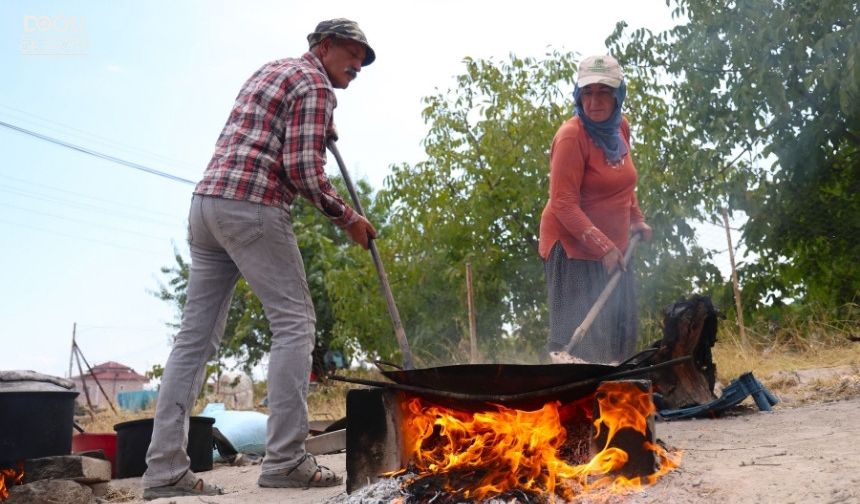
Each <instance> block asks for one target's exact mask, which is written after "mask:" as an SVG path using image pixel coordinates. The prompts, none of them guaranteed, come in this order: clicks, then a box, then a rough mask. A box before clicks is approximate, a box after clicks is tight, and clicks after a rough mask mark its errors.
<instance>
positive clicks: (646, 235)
mask: <svg viewBox="0 0 860 504" xmlns="http://www.w3.org/2000/svg"><path fill="white" fill-rule="evenodd" d="M630 232H631V233H633V234H636V233H639V235H640V236H642V241H644V242H648V241H651V226H649V225H648V224H645V223H644V222H637V223H635V224H631V225H630Z"/></svg>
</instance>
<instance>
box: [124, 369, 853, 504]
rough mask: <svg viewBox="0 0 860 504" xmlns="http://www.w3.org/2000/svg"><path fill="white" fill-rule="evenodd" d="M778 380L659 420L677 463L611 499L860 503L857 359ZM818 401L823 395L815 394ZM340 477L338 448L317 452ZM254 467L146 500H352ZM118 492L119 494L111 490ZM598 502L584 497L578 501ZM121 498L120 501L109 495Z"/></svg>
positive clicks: (133, 493) (132, 481)
mask: <svg viewBox="0 0 860 504" xmlns="http://www.w3.org/2000/svg"><path fill="white" fill-rule="evenodd" d="M764 382H765V384H766V385H768V386H769V387H771V389H772V390H774V388H773V387H776V386H779V387H780V390H779V391H777V395H779V396H780V398H781V399H782V400H783V402H782V403H781V404H780V405H778V406H777V407H776V408H775V410H774V411H772V412H767V413H766V412H759V411H758V410H757V409H756V408H755V406H754V404H753V403H752V400H751V399H747V401H746V402H744V403H743V404H742V405H741V406H740V407H739V408H738V409H737V410H735V411H734V412H733V413H732V414H731V415H728V416H724V417H722V418H718V419H707V420H682V421H675V422H658V423H657V424H656V434H657V437H658V438H659V439H661V440H663V441H664V442H665V443H666V444H667V445H668V446H670V447H671V448H674V449H677V450H682V451H683V458H682V461H681V466H680V467H679V468H678V469H676V470H674V471H673V472H671V473H669V474H668V475H666V476H665V477H664V478H662V479H661V480H660V481H658V482H657V483H656V484H655V485H653V486H651V487H647V488H645V489H643V490H641V491H639V492H636V493H632V494H629V495H626V496H623V497H612V498H609V499H608V501H609V502H612V503H635V504H644V503H660V504H672V503H691V502H706V503H709V502H714V503H732V504H753V503H755V504H758V503H779V504H788V503H798V504H800V503H827V504H830V503H833V504H835V503H860V451H858V449H857V445H858V443H860V370H858V369H857V367H856V366H852V367H843V368H838V369H836V368H834V369H830V370H825V371H823V372H822V371H820V370H819V371H816V372H815V373H809V374H802V373H801V374H793V375H791V376H779V377H773V378H770V379H769V380H764ZM821 401H825V402H821ZM318 460H319V462H320V463H321V464H323V465H327V466H329V467H331V468H332V469H334V470H335V471H336V472H338V473H339V474H341V475H343V476H344V479H346V459H345V455H344V454H343V453H339V454H334V455H324V456H320V457H318ZM258 475H259V466H245V467H231V466H225V465H218V464H216V466H215V468H214V469H213V470H212V471H208V472H206V473H202V474H201V476H202V477H204V478H205V479H207V480H208V481H211V482H213V483H215V484H217V485H220V486H222V487H224V488H226V489H227V494H226V495H223V496H216V497H185V498H173V499H159V500H155V501H150V502H153V503H156V504H167V503H169V502H174V503H176V504H183V503H188V504H190V503H201V502H204V503H212V504H218V503H245V502H255V503H281V502H289V503H296V504H302V503H307V504H310V503H320V502H329V503H335V502H338V503H353V504H376V502H374V501H369V500H366V499H365V500H359V499H356V498H350V497H349V496H347V495H346V493H345V487H344V486H341V487H336V488H330V489H309V490H301V489H295V490H294V489H263V488H259V487H257V485H256V480H257V476H258ZM111 486H112V487H113V489H114V491H115V495H116V494H125V495H126V496H128V498H129V499H128V500H124V502H134V503H141V502H144V501H142V500H141V499H140V495H141V493H142V490H141V488H140V479H139V478H129V479H123V480H114V481H112V482H111ZM117 497H118V495H117ZM598 501H600V502H606V499H595V498H583V499H580V500H579V501H577V502H582V503H587V502H598ZM113 502H120V500H118V499H117V500H113Z"/></svg>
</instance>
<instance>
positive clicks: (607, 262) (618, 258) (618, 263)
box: [600, 247, 627, 275]
mask: <svg viewBox="0 0 860 504" xmlns="http://www.w3.org/2000/svg"><path fill="white" fill-rule="evenodd" d="M600 261H601V262H602V263H603V269H605V270H606V272H607V273H609V274H610V275H611V274H612V273H613V272H614V271H615V268H621V271H627V265H626V264H624V254H622V253H621V251H620V250H618V247H612V250H610V251H609V252H607V253H606V255H604V256H603V257H602V258H601V259H600Z"/></svg>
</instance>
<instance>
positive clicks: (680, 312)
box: [646, 295, 725, 409]
mask: <svg viewBox="0 0 860 504" xmlns="http://www.w3.org/2000/svg"><path fill="white" fill-rule="evenodd" d="M721 318H725V316H724V315H723V314H722V313H720V311H719V310H717V309H716V308H715V307H714V305H713V303H712V302H711V299H710V298H709V297H707V296H699V295H693V296H690V297H689V298H688V299H686V300H681V301H678V302H676V303H674V304H671V305H669V306H667V307H665V308H664V309H663V339H661V340H660V341H658V342H656V343H655V344H654V348H657V351H656V352H655V353H654V354H653V355H651V356H650V357H649V358H648V359H647V360H646V362H647V363H648V364H649V365H654V364H659V363H661V362H666V361H669V360H671V359H674V358H677V357H682V356H685V355H692V359H691V360H688V361H686V362H682V363H681V364H677V365H675V366H672V367H668V368H664V369H660V370H657V371H655V372H653V373H652V374H651V375H650V377H649V378H650V379H651V382H652V384H653V386H654V392H655V393H657V394H659V400H658V402H659V404H658V407H659V408H660V409H664V408H683V407H686V406H697V405H700V404H705V403H707V402H710V401H712V400H714V399H716V396H715V395H714V384H715V382H716V376H717V365H716V363H714V359H713V356H712V354H711V348H712V347H713V346H714V343H716V342H717V325H718V323H719V319H721Z"/></svg>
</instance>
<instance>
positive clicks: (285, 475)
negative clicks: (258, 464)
mask: <svg viewBox="0 0 860 504" xmlns="http://www.w3.org/2000/svg"><path fill="white" fill-rule="evenodd" d="M317 474H319V479H316V478H317ZM341 483H343V478H341V477H340V476H338V475H337V474H335V473H334V471H332V470H331V469H329V468H328V467H326V466H321V465H319V464H317V460H316V459H315V458H314V456H313V455H311V454H308V453H306V454H305V456H304V457H303V458H302V460H301V461H299V463H298V465H296V466H295V467H293V468H292V469H286V470H284V471H277V472H273V473H263V474H260V477H259V478H258V479H257V484H258V485H260V486H261V487H266V488H310V487H330V486H336V485H340V484H341Z"/></svg>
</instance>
